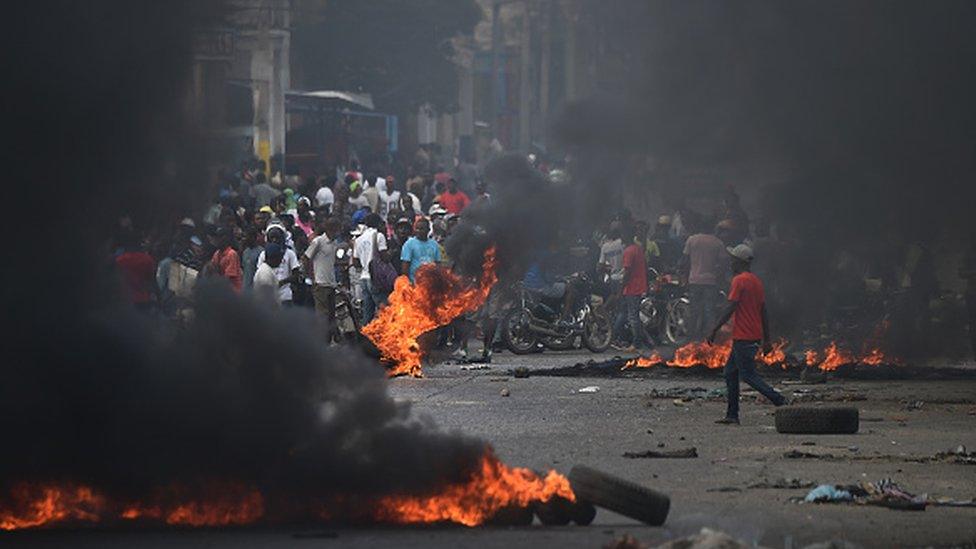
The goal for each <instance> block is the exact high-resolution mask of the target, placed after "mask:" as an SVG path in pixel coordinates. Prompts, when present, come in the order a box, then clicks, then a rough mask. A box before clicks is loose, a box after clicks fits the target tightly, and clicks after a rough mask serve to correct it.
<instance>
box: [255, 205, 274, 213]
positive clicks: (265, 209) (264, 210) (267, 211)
mask: <svg viewBox="0 0 976 549" xmlns="http://www.w3.org/2000/svg"><path fill="white" fill-rule="evenodd" d="M258 211H259V212H264V213H269V214H273V213H274V210H272V209H271V206H261V209H260V210H258Z"/></svg>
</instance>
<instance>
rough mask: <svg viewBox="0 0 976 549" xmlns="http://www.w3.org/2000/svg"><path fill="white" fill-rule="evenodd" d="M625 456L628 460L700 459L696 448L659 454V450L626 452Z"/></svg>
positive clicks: (665, 451)
mask: <svg viewBox="0 0 976 549" xmlns="http://www.w3.org/2000/svg"><path fill="white" fill-rule="evenodd" d="M623 456H624V457H625V458H628V459H644V458H696V457H698V449H697V448H695V447H691V448H680V449H677V450H664V451H662V452H658V451H657V450H645V451H643V452H624V453H623Z"/></svg>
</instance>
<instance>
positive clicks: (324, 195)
mask: <svg viewBox="0 0 976 549" xmlns="http://www.w3.org/2000/svg"><path fill="white" fill-rule="evenodd" d="M333 204H335V195H334V194H332V189H330V188H329V187H328V185H323V186H322V188H321V189H319V190H318V192H317V193H315V205H316V206H318V207H322V206H326V205H328V206H331V205H333Z"/></svg>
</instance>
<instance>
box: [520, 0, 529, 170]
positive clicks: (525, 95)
mask: <svg viewBox="0 0 976 549" xmlns="http://www.w3.org/2000/svg"><path fill="white" fill-rule="evenodd" d="M531 4H532V2H531V0H525V2H524V3H523V4H522V5H523V9H524V12H523V13H522V40H521V42H522V44H521V46H522V47H521V52H520V53H521V55H520V58H521V59H520V65H521V67H520V68H521V71H520V73H519V139H518V143H519V148H520V149H522V150H523V151H525V152H528V150H529V148H530V147H531V146H532V6H531Z"/></svg>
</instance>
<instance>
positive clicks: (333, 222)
mask: <svg viewBox="0 0 976 549" xmlns="http://www.w3.org/2000/svg"><path fill="white" fill-rule="evenodd" d="M341 230H342V223H341V222H340V221H339V219H338V218H336V217H329V218H326V220H325V221H323V222H322V232H323V233H325V235H326V236H328V237H329V238H330V239H334V238H335V237H336V236H338V235H339V231H341Z"/></svg>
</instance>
